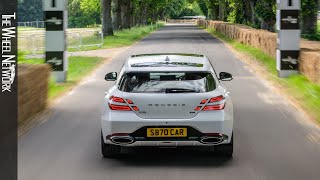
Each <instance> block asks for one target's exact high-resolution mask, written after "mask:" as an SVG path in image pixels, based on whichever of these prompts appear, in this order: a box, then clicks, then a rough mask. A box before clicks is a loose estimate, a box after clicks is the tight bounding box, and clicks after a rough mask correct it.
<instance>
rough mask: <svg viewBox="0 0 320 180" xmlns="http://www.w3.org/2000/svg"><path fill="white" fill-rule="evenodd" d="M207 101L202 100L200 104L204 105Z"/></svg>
mask: <svg viewBox="0 0 320 180" xmlns="http://www.w3.org/2000/svg"><path fill="white" fill-rule="evenodd" d="M207 101H208V99H204V100H202V101H201V103H200V104H205V103H207Z"/></svg>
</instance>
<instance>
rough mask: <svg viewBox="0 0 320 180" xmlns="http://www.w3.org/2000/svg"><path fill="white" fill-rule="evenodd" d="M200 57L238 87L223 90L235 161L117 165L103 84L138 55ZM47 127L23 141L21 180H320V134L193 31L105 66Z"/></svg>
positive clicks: (187, 28)
mask: <svg viewBox="0 0 320 180" xmlns="http://www.w3.org/2000/svg"><path fill="white" fill-rule="evenodd" d="M160 52H161V53H164V52H181V53H201V54H204V55H206V56H208V57H209V58H210V59H211V60H212V63H213V64H214V66H215V69H216V71H218V72H221V71H227V72H230V73H232V74H233V75H234V80H233V81H231V82H226V83H224V84H225V85H226V86H227V87H228V88H229V90H230V92H231V96H232V99H233V103H234V111H235V125H234V126H235V127H234V143H235V150H234V157H233V158H232V159H224V158H221V157H217V156H213V155H211V154H210V153H208V152H203V151H196V150H180V149H159V150H157V151H152V150H148V151H146V150H141V151H139V152H128V153H127V154H126V155H124V156H123V157H122V158H120V159H104V158H102V156H101V153H100V112H101V108H103V107H102V102H103V97H104V92H105V91H106V90H107V89H108V87H110V86H111V85H112V82H106V81H104V80H103V78H104V75H105V74H106V73H107V72H110V71H119V70H120V68H121V66H122V64H123V63H124V61H125V59H126V58H127V57H128V56H129V55H131V54H139V53H160ZM52 111H53V112H52V115H51V117H50V118H49V119H48V121H47V122H45V123H43V124H42V125H40V126H38V127H35V128H33V129H32V130H31V131H30V132H28V133H27V134H26V135H24V136H23V137H22V138H20V140H19V145H18V147H19V152H18V159H19V160H18V171H19V173H18V177H19V180H109V179H110V180H117V179H121V180H122V179H130V180H131V179H137V180H140V179H146V180H153V179H156V180H175V179H183V180H189V179H190V180H194V179H243V180H248V179H253V180H258V179H259V180H260V179H263V180H264V179H270V180H285V179H290V180H294V179H297V180H301V179H308V180H313V179H314V180H316V179H320V138H319V137H320V131H319V128H317V127H316V126H314V124H313V123H311V122H310V121H308V120H305V119H304V118H303V116H301V114H300V113H299V111H297V110H296V109H294V108H293V107H292V106H290V105H288V104H287V103H286V101H285V99H283V97H281V96H280V95H278V94H277V93H276V92H274V91H272V90H271V89H270V88H269V85H268V83H266V82H264V81H262V80H261V79H260V78H259V77H257V76H256V75H255V74H254V73H252V72H250V67H249V66H247V65H246V64H244V63H243V62H242V61H240V60H239V59H237V58H236V57H235V56H234V55H233V54H232V53H231V52H230V51H229V50H228V48H226V47H225V46H224V44H223V43H221V42H220V41H218V40H217V39H214V38H213V37H211V36H210V35H209V34H207V33H206V32H205V31H203V30H201V29H199V28H197V27H196V26H193V25H186V24H185V25H182V24H180V25H179V24H176V25H168V26H165V27H164V28H162V29H160V30H158V31H156V32H154V33H152V34H151V35H150V36H148V37H146V38H144V39H143V40H142V41H140V42H139V43H137V44H135V45H134V46H132V47H130V48H129V49H127V50H125V51H124V52H122V53H121V54H120V55H118V56H117V57H115V58H114V59H113V60H112V61H111V62H110V63H109V64H106V65H105V66H103V67H101V68H100V69H99V70H98V71H97V72H96V74H95V75H94V76H92V77H90V78H89V80H88V81H86V82H84V83H83V84H82V85H81V86H79V87H77V88H76V89H75V90H74V91H73V92H71V93H70V94H69V95H68V96H66V97H65V98H63V99H62V100H61V101H60V102H59V103H57V104H56V105H55V106H54V107H52Z"/></svg>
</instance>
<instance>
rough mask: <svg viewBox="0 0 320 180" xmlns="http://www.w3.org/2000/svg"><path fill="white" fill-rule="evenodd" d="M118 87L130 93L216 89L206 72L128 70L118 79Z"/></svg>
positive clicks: (191, 91)
mask: <svg viewBox="0 0 320 180" xmlns="http://www.w3.org/2000/svg"><path fill="white" fill-rule="evenodd" d="M119 89H120V90H121V91H124V92H132V93H204V92H209V91H213V90H214V89H216V83H215V80H214V78H213V76H212V75H211V74H210V73H207V72H129V73H124V74H123V76H122V77H121V79H120V81H119Z"/></svg>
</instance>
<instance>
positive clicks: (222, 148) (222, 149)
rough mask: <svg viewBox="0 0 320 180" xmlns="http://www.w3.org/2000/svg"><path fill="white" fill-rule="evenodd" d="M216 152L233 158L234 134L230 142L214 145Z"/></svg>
mask: <svg viewBox="0 0 320 180" xmlns="http://www.w3.org/2000/svg"><path fill="white" fill-rule="evenodd" d="M214 151H215V153H217V154H218V155H220V156H223V157H227V158H231V157H232V155H233V134H232V136H231V141H230V143H229V144H221V145H217V146H215V147H214Z"/></svg>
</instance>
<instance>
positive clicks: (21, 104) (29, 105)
mask: <svg viewBox="0 0 320 180" xmlns="http://www.w3.org/2000/svg"><path fill="white" fill-rule="evenodd" d="M49 75H50V67H49V65H46V64H39V65H29V64H19V65H18V123H21V122H23V121H26V120H28V119H30V118H32V117H34V116H35V115H36V114H38V113H40V112H42V111H43V110H45V109H46V107H47V98H48V79H49Z"/></svg>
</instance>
